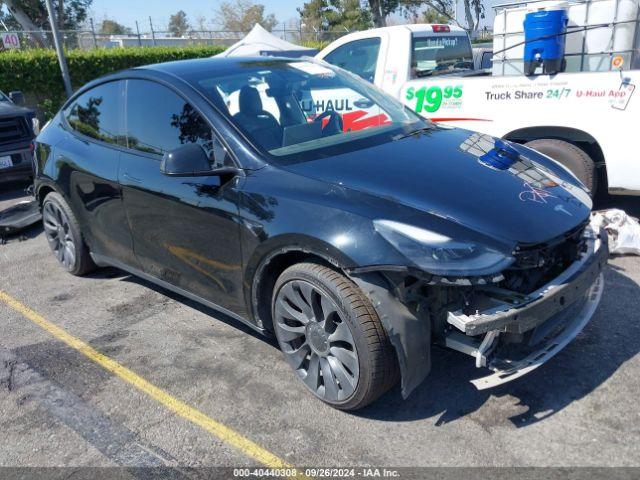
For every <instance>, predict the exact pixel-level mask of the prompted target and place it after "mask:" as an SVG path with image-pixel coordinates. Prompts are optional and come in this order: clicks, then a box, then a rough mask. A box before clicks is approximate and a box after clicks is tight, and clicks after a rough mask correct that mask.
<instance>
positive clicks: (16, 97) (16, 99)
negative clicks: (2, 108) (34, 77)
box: [9, 90, 24, 105]
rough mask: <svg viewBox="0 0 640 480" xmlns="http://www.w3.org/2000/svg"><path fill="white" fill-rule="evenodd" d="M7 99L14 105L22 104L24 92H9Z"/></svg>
mask: <svg viewBox="0 0 640 480" xmlns="http://www.w3.org/2000/svg"><path fill="white" fill-rule="evenodd" d="M9 100H11V101H12V102H13V103H15V104H16V105H24V93H22V92H20V91H18V90H14V91H13V92H9Z"/></svg>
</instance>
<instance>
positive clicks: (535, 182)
mask: <svg viewBox="0 0 640 480" xmlns="http://www.w3.org/2000/svg"><path fill="white" fill-rule="evenodd" d="M286 168H287V169H288V170H290V171H292V172H295V173H298V174H300V175H305V176H307V177H311V178H315V179H317V180H321V181H325V182H330V183H332V184H335V185H340V186H341V187H344V188H348V189H354V190H357V191H360V192H363V193H367V194H369V195H375V196H377V197H380V198H384V199H387V200H388V201H391V202H396V203H400V204H403V205H405V206H407V207H411V208H412V209H417V210H419V211H422V212H424V213H425V214H426V215H427V216H432V217H438V218H439V220H442V219H443V218H445V219H448V220H449V221H451V222H454V223H457V224H459V225H462V226H464V227H466V228H467V229H470V230H473V231H475V232H477V233H480V234H482V235H483V236H488V237H490V238H493V239H495V240H496V241H498V242H500V243H503V244H506V245H514V244H537V243H541V242H545V241H548V240H551V239H554V238H556V237H558V236H560V235H561V234H563V233H565V232H567V231H569V230H571V229H573V228H574V227H577V226H578V225H579V224H581V223H583V222H584V221H586V220H587V218H588V217H589V214H590V211H591V207H592V202H591V199H590V197H589V194H588V193H587V191H586V189H585V188H584V186H582V185H581V184H580V182H579V181H578V180H576V179H575V177H573V175H571V174H570V173H568V171H567V170H565V169H564V168H563V167H561V166H559V165H558V164H556V163H555V162H554V161H552V160H550V159H549V158H547V157H545V156H543V155H540V154H539V153H537V152H534V151H533V150H531V149H528V148H526V147H522V146H520V145H515V144H512V143H509V142H505V141H502V140H499V139H495V138H493V137H491V136H489V135H483V134H479V133H473V132H469V131H466V130H462V129H449V128H442V127H438V128H434V129H432V130H430V131H427V132H426V133H425V134H422V135H417V136H411V137H407V138H404V139H401V140H397V141H393V142H389V143H385V144H382V145H378V146H373V147H370V148H366V149H362V150H358V151H355V152H351V153H349V154H344V155H337V156H334V157H329V158H323V159H319V160H313V161H308V162H300V163H295V164H292V165H288V166H287V167H286ZM391 220H394V219H391ZM428 223H429V222H428V219H425V218H417V219H416V222H415V224H416V225H421V226H424V225H428Z"/></svg>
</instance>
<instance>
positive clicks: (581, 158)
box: [525, 138, 598, 196]
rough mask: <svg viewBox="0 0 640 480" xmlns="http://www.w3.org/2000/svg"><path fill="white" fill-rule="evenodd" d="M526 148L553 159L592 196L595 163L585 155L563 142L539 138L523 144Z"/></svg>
mask: <svg viewBox="0 0 640 480" xmlns="http://www.w3.org/2000/svg"><path fill="white" fill-rule="evenodd" d="M525 146H526V147H529V148H532V149H533V150H537V151H538V152H540V153H543V154H545V155H547V156H548V157H551V158H553V159H554V160H555V161H557V162H559V163H561V164H562V165H564V166H565V167H567V168H568V169H569V170H571V172H573V174H574V175H575V176H576V177H578V179H579V180H580V181H581V182H582V183H583V184H584V185H585V186H586V187H587V188H588V189H589V190H590V191H591V195H592V196H593V195H594V194H595V192H596V188H597V186H598V185H597V175H596V167H595V163H594V162H593V160H592V159H591V157H590V156H589V155H587V153H586V152H585V151H584V150H582V149H581V148H580V147H577V146H576V145H574V144H573V143H569V142H565V141H564V140H555V139H551V138H541V139H539V140H533V141H531V142H527V143H526V144H525Z"/></svg>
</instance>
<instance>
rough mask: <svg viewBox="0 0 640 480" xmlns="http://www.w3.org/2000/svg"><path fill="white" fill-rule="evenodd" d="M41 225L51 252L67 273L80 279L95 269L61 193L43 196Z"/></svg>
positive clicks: (73, 217)
mask: <svg viewBox="0 0 640 480" xmlns="http://www.w3.org/2000/svg"><path fill="white" fill-rule="evenodd" d="M42 224H43V227H44V233H45V236H46V238H47V242H48V243H49V247H50V248H51V251H52V252H53V254H54V255H55V256H56V258H57V259H58V263H60V265H61V266H62V267H63V268H64V269H65V270H66V271H67V272H69V273H71V274H73V275H78V276H81V275H84V274H85V273H88V272H90V271H91V270H94V269H95V268H96V265H95V263H93V260H91V256H90V255H89V249H88V248H87V245H86V244H85V242H84V240H83V238H82V234H81V232H80V226H79V224H78V220H77V219H76V217H75V215H74V214H73V212H72V211H71V208H70V207H69V205H68V204H67V202H66V200H65V199H64V198H63V197H62V196H61V195H60V194H58V193H56V192H51V193H49V194H48V195H47V196H46V197H45V199H44V201H43V202H42Z"/></svg>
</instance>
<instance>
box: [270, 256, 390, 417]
mask: <svg viewBox="0 0 640 480" xmlns="http://www.w3.org/2000/svg"><path fill="white" fill-rule="evenodd" d="M272 315H273V317H272V318H273V326H274V330H275V334H276V338H277V339H278V343H279V345H280V349H281V350H282V352H283V354H284V356H285V360H287V362H288V363H289V365H290V366H291V367H292V368H293V370H294V371H295V373H296V375H297V376H298V378H300V379H301V380H302V382H303V383H304V385H305V386H306V387H307V389H308V390H309V391H311V392H312V393H313V394H314V395H315V396H316V397H318V398H320V399H321V400H322V401H324V402H325V403H327V404H329V405H331V406H332V407H335V408H338V409H340V410H357V409H359V408H362V407H364V406H366V405H369V404H370V403H371V402H373V401H374V400H376V399H377V398H378V397H380V396H381V395H382V394H384V393H385V392H386V391H388V390H389V389H390V388H391V387H392V386H393V385H395V384H396V383H397V381H398V378H399V373H398V366H397V360H396V356H395V351H394V349H393V347H392V346H391V344H390V342H389V337H388V336H387V333H386V331H385V330H384V328H383V326H382V324H381V322H380V319H379V318H378V315H377V313H376V311H375V310H374V308H373V306H372V305H371V302H370V301H369V299H368V298H367V297H366V296H365V295H364V294H363V293H362V291H361V290H360V289H359V288H358V287H357V286H356V285H355V284H354V283H353V282H351V281H350V280H349V279H348V278H347V277H345V276H344V275H342V274H340V273H338V272H336V271H335V270H332V269H330V268H327V267H325V266H323V265H319V264H316V263H299V264H296V265H293V266H291V267H289V268H287V269H286V270H285V271H284V272H283V273H282V274H281V275H280V277H279V278H278V280H277V281H276V284H275V287H274V291H273V298H272ZM315 359H317V360H315ZM325 378H331V379H332V381H330V382H325Z"/></svg>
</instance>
